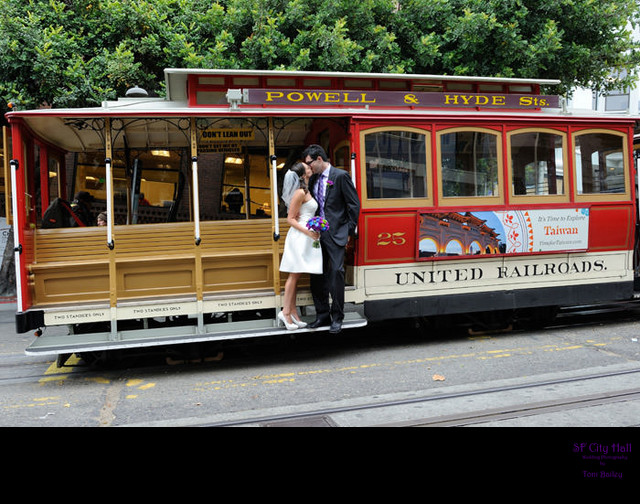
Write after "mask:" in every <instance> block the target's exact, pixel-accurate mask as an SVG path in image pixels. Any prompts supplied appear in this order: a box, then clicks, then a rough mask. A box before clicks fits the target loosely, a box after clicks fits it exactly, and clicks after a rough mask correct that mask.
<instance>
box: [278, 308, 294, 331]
mask: <svg viewBox="0 0 640 504" xmlns="http://www.w3.org/2000/svg"><path fill="white" fill-rule="evenodd" d="M292 318H293V317H292ZM280 322H282V323H283V324H284V326H285V327H286V328H287V330H289V331H295V330H296V329H298V325H297V324H290V323H289V322H287V319H286V318H284V313H282V312H278V326H280Z"/></svg>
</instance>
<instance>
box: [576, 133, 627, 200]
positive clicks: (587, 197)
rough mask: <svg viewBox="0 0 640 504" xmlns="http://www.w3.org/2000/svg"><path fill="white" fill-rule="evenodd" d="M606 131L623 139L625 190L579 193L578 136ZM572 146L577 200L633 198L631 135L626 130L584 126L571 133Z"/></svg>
mask: <svg viewBox="0 0 640 504" xmlns="http://www.w3.org/2000/svg"><path fill="white" fill-rule="evenodd" d="M595 133H604V134H608V135H613V136H619V137H620V138H621V139H622V161H623V180H624V192H621V193H587V194H578V169H577V166H578V165H577V158H576V145H577V142H576V137H578V136H582V135H588V134H595ZM571 146H572V147H571V148H572V153H571V156H572V169H571V171H572V174H571V182H572V187H573V194H574V198H575V201H576V202H600V201H629V200H630V198H631V193H630V191H631V185H632V184H631V183H630V181H629V170H630V166H629V135H628V134H627V133H626V132H624V131H619V130H616V129H610V128H583V129H580V130H574V131H572V133H571Z"/></svg>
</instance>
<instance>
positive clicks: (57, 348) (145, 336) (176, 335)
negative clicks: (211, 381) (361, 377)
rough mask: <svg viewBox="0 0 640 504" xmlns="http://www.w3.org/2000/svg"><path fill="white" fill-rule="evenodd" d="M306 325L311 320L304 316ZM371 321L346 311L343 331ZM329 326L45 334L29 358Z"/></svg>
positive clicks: (228, 325)
mask: <svg viewBox="0 0 640 504" xmlns="http://www.w3.org/2000/svg"><path fill="white" fill-rule="evenodd" d="M303 318H304V320H305V321H306V322H310V321H312V318H310V317H303ZM366 325H367V320H366V319H365V318H364V317H363V316H362V315H361V314H360V313H357V312H345V318H344V321H343V324H342V328H343V330H346V329H354V328H357V327H364V326H366ZM328 330H329V326H326V327H319V328H317V329H307V328H303V329H298V330H296V331H288V330H287V329H285V328H284V327H278V326H277V322H276V320H275V319H264V320H250V321H242V322H223V323H217V324H206V325H205V326H204V330H203V332H201V333H199V332H198V327H197V326H195V325H191V326H177V327H176V326H174V327H160V328H148V329H135V330H129V331H118V332H117V338H118V339H112V334H111V333H110V332H96V333H89V334H55V333H54V334H47V333H46V332H45V334H43V335H42V336H40V337H38V338H36V339H35V340H34V341H33V342H32V343H31V345H29V347H27V349H26V350H25V353H26V354H27V355H59V354H69V353H75V352H96V351H103V350H122V349H127V348H140V347H152V346H162V345H176V344H187V343H198V342H203V341H224V340H234V339H243V338H262V337H266V336H276V335H282V334H288V333H291V334H300V333H306V332H321V331H328Z"/></svg>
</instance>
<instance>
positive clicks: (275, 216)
mask: <svg viewBox="0 0 640 504" xmlns="http://www.w3.org/2000/svg"><path fill="white" fill-rule="evenodd" d="M277 159H278V158H277V156H276V147H275V139H274V134H273V118H271V117H270V118H269V161H270V162H271V222H272V231H273V241H272V242H271V243H272V249H271V257H272V262H271V264H272V266H271V267H272V268H273V293H274V294H275V308H276V314H277V313H278V312H279V311H280V308H281V307H282V300H281V299H280V243H279V241H280V217H279V213H278V166H277ZM276 323H277V322H276Z"/></svg>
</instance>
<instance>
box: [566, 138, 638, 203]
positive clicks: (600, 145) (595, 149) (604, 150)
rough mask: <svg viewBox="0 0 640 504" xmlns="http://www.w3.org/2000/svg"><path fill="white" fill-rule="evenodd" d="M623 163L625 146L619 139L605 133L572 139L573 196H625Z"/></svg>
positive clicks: (622, 140) (622, 139) (621, 139)
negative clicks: (573, 165)
mask: <svg viewBox="0 0 640 504" xmlns="http://www.w3.org/2000/svg"><path fill="white" fill-rule="evenodd" d="M624 159H625V144H624V137H623V136H622V135H615V134H611V133H606V132H595V133H584V134H579V135H576V137H575V171H576V191H577V194H578V195H582V194H619V193H625V192H626V184H625V161H624Z"/></svg>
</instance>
